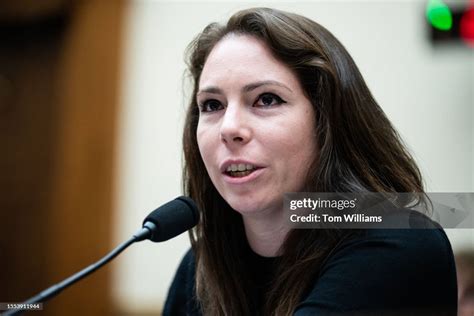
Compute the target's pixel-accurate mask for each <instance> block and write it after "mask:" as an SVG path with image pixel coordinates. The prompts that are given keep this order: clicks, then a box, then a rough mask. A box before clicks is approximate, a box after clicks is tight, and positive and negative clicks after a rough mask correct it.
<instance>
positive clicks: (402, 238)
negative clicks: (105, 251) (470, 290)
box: [163, 227, 457, 316]
mask: <svg viewBox="0 0 474 316" xmlns="http://www.w3.org/2000/svg"><path fill="white" fill-rule="evenodd" d="M249 260H251V262H252V266H254V267H255V269H252V270H253V271H252V272H253V273H252V274H251V275H249V276H246V277H251V278H254V279H255V284H257V285H256V287H255V288H253V289H249V291H252V296H253V298H254V300H255V301H257V302H259V301H260V302H261V300H262V299H263V292H264V286H263V285H264V284H266V282H267V281H268V280H269V277H270V276H271V273H270V271H272V268H273V266H274V263H275V258H265V257H261V256H259V255H258V254H255V253H253V252H252V253H251V254H250V256H249ZM194 290H195V258H194V254H193V252H192V251H191V250H189V251H188V252H187V253H186V255H185V256H184V258H183V260H182V262H181V264H180V266H179V268H178V271H177V273H176V276H175V278H174V280H173V283H172V284H171V287H170V290H169V293H168V298H167V300H166V304H165V308H164V311H163V315H165V316H168V315H202V314H201V312H200V310H199V307H198V304H197V301H196V299H195V291H194ZM255 314H257V311H256V313H255ZM294 315H296V316H306V315H364V316H365V315H397V316H398V315H453V316H456V315H457V283H456V269H455V265H454V257H453V252H452V249H451V245H450V243H449V241H448V239H447V237H446V234H445V233H444V231H443V230H442V229H441V228H439V227H438V228H431V229H367V230H365V231H362V233H361V234H357V235H354V236H352V237H350V238H348V239H346V240H344V241H343V242H342V243H340V244H339V245H338V246H337V248H336V249H335V250H334V251H333V252H332V254H331V255H330V256H329V258H328V260H327V261H326V262H325V263H324V264H323V266H322V269H321V271H320V273H319V277H318V278H317V279H316V281H315V282H314V285H313V287H312V289H311V290H310V292H309V294H308V295H307V296H306V297H304V298H303V299H302V300H301V302H300V304H299V305H298V306H297V308H296V310H295V314H294Z"/></svg>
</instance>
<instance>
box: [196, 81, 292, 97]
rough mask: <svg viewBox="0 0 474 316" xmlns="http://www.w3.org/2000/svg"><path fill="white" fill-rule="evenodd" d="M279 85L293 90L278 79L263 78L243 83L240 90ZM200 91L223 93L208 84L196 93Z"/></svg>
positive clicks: (247, 90) (246, 90)
mask: <svg viewBox="0 0 474 316" xmlns="http://www.w3.org/2000/svg"><path fill="white" fill-rule="evenodd" d="M272 85H274V86H279V87H282V88H284V89H286V90H288V91H290V92H293V90H291V89H290V88H289V87H288V86H286V85H285V84H283V83H281V82H278V81H275V80H264V81H257V82H253V83H249V84H247V85H245V86H244V87H243V88H242V92H250V91H252V90H255V89H257V88H259V87H262V86H272ZM201 93H212V94H224V93H223V92H222V89H220V88H219V87H216V86H209V87H205V88H203V89H200V90H199V91H198V93H197V94H196V95H199V94H201Z"/></svg>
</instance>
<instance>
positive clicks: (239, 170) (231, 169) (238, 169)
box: [225, 164, 258, 178]
mask: <svg viewBox="0 0 474 316" xmlns="http://www.w3.org/2000/svg"><path fill="white" fill-rule="evenodd" d="M257 169H258V168H257V167H255V166H253V165H250V164H231V165H229V166H228V167H227V170H226V171H225V174H226V175H228V176H230V177H233V178H242V177H245V176H248V175H249V174H251V173H252V172H254V171H255V170H257Z"/></svg>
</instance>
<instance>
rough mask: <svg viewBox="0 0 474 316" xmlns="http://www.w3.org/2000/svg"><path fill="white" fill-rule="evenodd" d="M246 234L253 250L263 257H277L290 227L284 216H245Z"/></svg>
mask: <svg viewBox="0 0 474 316" xmlns="http://www.w3.org/2000/svg"><path fill="white" fill-rule="evenodd" d="M243 221H244V227H245V234H246V236H247V240H248V243H249V245H250V248H252V250H253V251H254V252H255V253H257V254H259V255H260V256H263V257H276V256H279V255H281V253H279V251H280V247H281V245H282V244H283V242H284V241H285V238H286V235H287V234H288V231H289V228H288V225H287V223H286V220H285V217H284V216H265V217H253V216H243Z"/></svg>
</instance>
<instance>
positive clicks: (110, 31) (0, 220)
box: [0, 0, 125, 315]
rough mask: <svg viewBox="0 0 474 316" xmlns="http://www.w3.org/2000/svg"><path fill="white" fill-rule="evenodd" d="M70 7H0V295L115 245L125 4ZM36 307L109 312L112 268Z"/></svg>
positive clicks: (49, 279) (43, 281) (32, 287)
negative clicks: (11, 15)
mask: <svg viewBox="0 0 474 316" xmlns="http://www.w3.org/2000/svg"><path fill="white" fill-rule="evenodd" d="M54 2H55V3H59V2H58V1H54ZM68 2H69V1H68ZM69 3H72V4H73V5H72V6H68V7H67V9H65V8H66V6H63V5H61V6H59V7H58V8H60V10H53V11H51V8H50V7H48V10H47V12H48V14H46V15H41V16H40V15H38V16H36V17H35V16H33V17H32V16H31V14H32V13H31V12H30V13H28V12H27V13H25V14H21V12H22V11H21V8H19V7H18V6H16V5H14V6H13V7H14V10H13V11H14V12H15V14H14V15H15V16H22V17H23V18H22V19H8V16H9V15H8V14H7V15H5V12H1V14H0V148H1V149H0V150H1V154H0V172H1V175H0V225H1V228H0V257H1V263H0V265H1V266H0V284H1V286H0V301H1V302H8V301H11V302H19V301H21V300H22V299H25V298H28V297H30V296H31V295H33V294H36V292H37V291H39V290H41V289H43V288H45V287H47V286H49V285H52V284H53V283H56V282H58V281H60V280H62V279H63V278H65V277H67V276H69V275H71V274H72V273H75V272H77V271H78V270H80V269H82V268H84V267H86V266H87V265H89V264H90V263H92V262H94V261H96V260H98V259H99V258H100V257H102V256H103V255H105V254H106V253H107V252H108V251H110V250H111V248H112V247H113V246H114V245H112V244H111V235H112V234H111V233H112V227H111V222H112V221H111V218H112V201H113V182H114V179H113V174H114V161H115V159H114V154H115V134H116V117H117V110H118V93H117V92H118V84H119V66H120V51H121V31H122V23H123V13H124V10H125V8H124V4H123V2H122V1H119V0H116V1H115V0H114V1H102V0H88V1H74V2H69ZM3 7H5V6H3ZM7 7H8V6H7ZM1 8H2V5H0V9H1ZM25 10H27V8H26V7H25ZM13 11H12V12H13ZM18 12H20V13H18ZM25 12H26V11H25ZM35 12H36V11H35ZM38 12H39V11H38ZM5 16H6V17H7V19H5ZM26 17H27V18H26ZM44 309H45V310H44V312H43V313H41V312H34V313H35V315H36V314H37V315H112V314H113V306H112V301H111V289H110V267H109V268H105V269H103V270H100V271H98V272H97V273H96V274H94V275H92V276H91V277H89V278H88V279H85V280H82V281H80V282H79V283H78V284H76V285H75V286H74V287H73V288H70V289H68V290H66V291H64V292H63V293H61V294H60V295H59V296H58V297H56V298H55V299H53V300H52V301H50V302H48V303H46V304H45V306H44Z"/></svg>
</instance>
